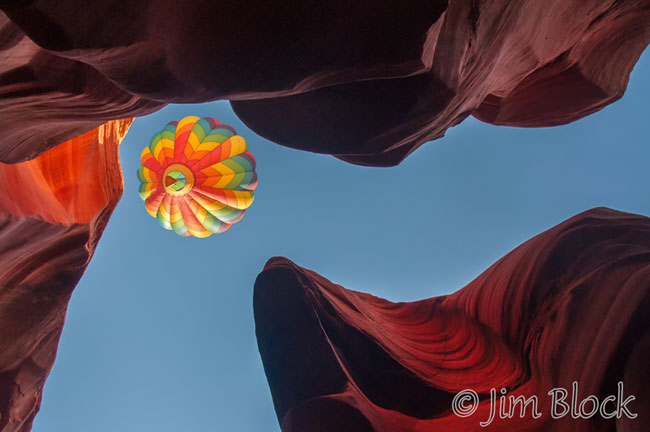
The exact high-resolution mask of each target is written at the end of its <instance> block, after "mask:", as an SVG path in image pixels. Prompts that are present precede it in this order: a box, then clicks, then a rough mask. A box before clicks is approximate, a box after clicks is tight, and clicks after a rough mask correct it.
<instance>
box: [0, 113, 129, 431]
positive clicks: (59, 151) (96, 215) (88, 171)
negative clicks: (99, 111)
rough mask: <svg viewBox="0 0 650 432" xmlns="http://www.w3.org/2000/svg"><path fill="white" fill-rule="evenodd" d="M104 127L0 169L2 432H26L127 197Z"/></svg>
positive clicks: (113, 126) (115, 134)
mask: <svg viewBox="0 0 650 432" xmlns="http://www.w3.org/2000/svg"><path fill="white" fill-rule="evenodd" d="M130 124H131V120H117V121H112V122H109V123H106V124H104V125H102V126H99V127H98V128H96V129H93V130H92V131H90V132H87V133H85V134H83V135H82V136H80V137H77V138H75V139H72V140H69V141H66V142H64V143H63V144H60V145H58V146H57V147H55V148H53V149H51V150H49V151H47V152H45V153H43V154H42V155H41V156H39V157H38V158H36V159H33V160H31V161H28V162H23V163H19V164H14V165H7V164H0V185H2V188H1V189H2V193H1V194H0V328H1V329H2V331H1V332H0V346H1V347H2V349H1V350H0V430H1V431H2V432H26V431H29V430H30V429H31V424H32V420H33V418H34V416H35V415H36V412H37V411H38V409H39V406H40V401H41V394H42V391H43V385H44V383H45V379H46V378H47V375H48V373H49V371H50V369H51V367H52V364H53V363H54V358H55V356H56V349H57V345H58V341H59V336H60V334H61V330H62V328H63V323H64V320H65V313H66V308H67V305H68V300H69V298H70V295H71V294H72V290H73V289H74V287H75V285H76V284H77V282H78V281H79V278H80V277H81V275H82V274H83V272H84V270H85V269H86V266H87V265H88V263H89V261H90V258H91V257H92V254H93V252H94V250H95V247H96V245H97V241H98V240H99V237H100V236H101V234H102V232H103V230H104V227H105V226H106V223H107V222H108V218H109V217H110V215H111V212H112V211H113V209H114V207H115V205H116V204H117V202H118V201H119V199H120V196H121V195H122V190H123V183H122V172H121V169H120V164H119V159H118V145H119V143H120V141H121V140H122V138H123V137H124V135H125V134H126V132H127V130H128V127H129V125H130Z"/></svg>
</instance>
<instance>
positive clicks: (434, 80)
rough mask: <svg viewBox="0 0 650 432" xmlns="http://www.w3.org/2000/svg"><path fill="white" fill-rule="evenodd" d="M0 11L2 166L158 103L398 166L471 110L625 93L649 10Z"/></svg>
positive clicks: (620, 3) (338, 4) (628, 6)
mask: <svg viewBox="0 0 650 432" xmlns="http://www.w3.org/2000/svg"><path fill="white" fill-rule="evenodd" d="M0 8H1V9H2V10H4V12H5V13H6V14H7V16H8V17H9V18H10V19H11V21H12V22H13V24H11V23H9V22H7V20H6V18H0V56H2V57H0V58H1V59H2V60H3V62H4V63H3V64H2V66H0V100H3V102H4V101H8V103H2V104H1V105H0V127H1V128H2V130H3V131H5V133H4V134H3V136H1V137H0V160H3V161H5V162H15V161H18V160H24V159H27V158H29V157H33V156H34V155H36V154H38V153H39V152H41V151H43V150H44V149H46V148H49V147H51V146H52V145H55V144H56V143H57V142H58V141H60V140H61V139H65V138H70V137H72V136H75V135H76V134H78V133H80V132H82V131H84V130H88V129H89V128H92V127H95V126H96V125H97V124H99V123H100V122H103V121H106V120H110V119H114V118H120V117H131V116H137V115H142V114H144V113H147V112H151V111H152V110H155V109H157V108H159V107H161V106H162V104H163V103H165V102H201V101H207V100H214V99H230V100H234V101H235V102H233V108H234V109H235V111H236V112H237V114H238V115H239V116H240V117H241V118H242V120H243V121H244V122H246V123H247V124H248V125H249V126H250V127H251V128H252V129H253V130H255V131H256V132H258V133H259V134H261V135H263V136H265V137H267V138H269V139H271V140H272V141H275V142H277V143H279V144H283V145H287V146H290V147H294V148H298V149H302V150H308V151H314V152H321V153H330V154H335V155H339V156H340V157H341V158H342V159H344V160H347V161H350V162H353V163H359V164H365V165H378V166H383V165H395V164H397V163H399V162H400V161H401V160H402V159H403V158H404V157H406V156H407V155H408V154H409V153H410V152H412V151H413V150H414V149H416V148H417V147H418V146H420V145H421V144H423V143H424V142H426V141H429V140H433V139H436V138H439V137H441V136H443V134H444V133H445V131H446V130H447V129H448V128H449V127H451V126H453V125H455V124H457V123H459V122H461V121H462V120H463V119H464V118H466V117H467V116H469V115H471V114H473V115H475V116H476V117H478V118H479V119H481V120H484V121H487V122H491V123H494V124H505V125H515V126H550V125H557V124H562V123H567V122H570V121H573V120H576V119H578V118H581V117H583V116H585V115H588V114H590V113H592V112H594V111H597V110H599V109H601V108H602V107H604V106H606V105H607V104H609V103H611V102H613V101H615V100H616V99H618V98H619V97H621V95H622V94H623V92H624V90H625V87H626V85H627V81H628V76H629V73H630V71H631V69H632V67H633V65H634V64H635V62H636V61H637V59H638V57H639V55H640V54H641V52H642V51H643V49H644V48H645V47H646V45H647V44H648V42H649V40H650V24H649V23H650V3H648V1H647V0H573V1H568V0H549V1H545V2H543V3H540V2H539V1H537V0H521V1H509V0H495V1H490V2H485V1H479V0H448V1H447V0H435V1H433V0H430V1H420V2H417V1H412V2H407V3H406V4H405V3H404V2H403V1H396V0H372V1H370V0H363V1H357V2H349V1H345V0H335V1H329V2H309V1H302V2H283V3H281V6H280V5H279V3H278V2H269V1H266V0H241V1H237V2H225V1H212V0H191V1H183V2H178V1H172V0H160V1H155V2H154V1H152V0H141V1H137V2H126V3H123V4H120V7H119V8H117V7H115V5H114V3H113V2H102V1H93V0H67V1H66V2H65V6H62V3H61V2H60V1H56V0H31V1H16V0H0ZM25 35H27V36H28V37H29V39H28V38H27V37H26V36H25ZM32 41H33V42H32ZM21 124H22V125H23V126H22V127H21ZM21 131H23V132H22V133H21Z"/></svg>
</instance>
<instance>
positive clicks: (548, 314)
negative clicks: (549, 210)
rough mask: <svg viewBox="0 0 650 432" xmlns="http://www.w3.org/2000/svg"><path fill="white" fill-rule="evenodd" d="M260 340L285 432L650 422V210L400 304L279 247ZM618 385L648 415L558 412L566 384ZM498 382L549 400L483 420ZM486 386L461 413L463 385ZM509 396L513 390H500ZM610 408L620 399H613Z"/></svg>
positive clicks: (537, 245)
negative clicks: (554, 397) (554, 412)
mask: <svg viewBox="0 0 650 432" xmlns="http://www.w3.org/2000/svg"><path fill="white" fill-rule="evenodd" d="M254 309H255V324H256V333H257V339H258V345H259V348H260V353H261V355H262V360H263V362H264V368H265V371H266V376H267V378H268V381H269V385H270V387H271V393H272V395H273V401H274V404H275V409H276V412H277V415H278V419H279V421H280V423H281V424H282V430H283V431H284V432H297V431H301V432H302V431H309V432H321V431H322V432H326V431H334V430H336V431H345V432H347V431H358V432H361V431H369V432H372V431H374V432H415V431H418V432H433V431H443V430H444V431H479V430H498V431H569V430H571V431H585V432H586V431H604V430H617V431H639V432H640V431H647V430H650V391H649V390H648V382H650V381H649V380H650V371H649V370H648V368H647V364H648V358H650V219H648V218H645V217H642V216H636V215H631V214H626V213H621V212H617V211H614V210H609V209H604V208H599V209H594V210H590V211H588V212H585V213H582V214H580V215H577V216H575V217H573V218H571V219H569V220H567V221H565V222H563V223H561V224H559V225H558V226H556V227H554V228H552V229H550V230H548V231H546V232H544V233H542V234H540V235H538V236H536V237H534V238H533V239H531V240H529V241H527V242H526V243H524V244H523V245H521V246H519V247H518V248H516V249H515V250H514V251H512V252H511V253H509V254H508V255H506V256H505V257H504V258H502V259H501V260H499V261H498V262H497V263H495V264H494V265H493V266H492V267H490V268H489V269H487V270H486V271H485V272H484V273H483V274H481V275H480V276H479V277H477V278H476V279H475V280H474V281H473V282H471V283H470V284H469V285H467V286H466V287H464V288H463V289H461V290H459V291H456V292H455V293H453V294H450V295H447V296H441V297H434V298H430V299H426V300H421V301H416V302H411V303H392V302H389V301H387V300H384V299H381V298H377V297H374V296H372V295H369V294H365V293H361V292H356V291H352V290H349V289H346V288H343V287H341V286H339V285H336V284H334V283H332V282H330V281H328V280H327V279H325V278H324V277H322V276H320V275H318V274H317V273H315V272H313V271H310V270H306V269H303V268H301V267H299V266H297V265H296V264H294V263H292V262H291V261H289V260H287V259H286V258H273V259H271V260H270V261H269V262H268V263H267V265H266V267H265V268H264V271H263V272H262V273H261V274H260V275H259V276H258V278H257V281H256V283H255V293H254ZM574 380H575V381H577V382H578V384H579V397H580V399H579V400H582V398H584V397H586V396H587V395H597V396H598V397H599V398H600V399H601V400H603V399H604V397H605V396H607V395H612V394H613V395H616V394H617V383H618V382H619V381H620V382H623V383H624V388H625V392H626V394H627V395H628V396H629V395H631V394H632V395H635V396H636V397H637V400H636V401H634V402H633V403H631V404H630V405H629V407H630V408H632V409H633V412H635V413H637V414H639V417H638V418H637V419H635V420H631V421H628V420H627V419H626V418H622V419H620V420H617V419H610V420H605V419H603V418H602V417H600V416H596V417H595V418H593V419H591V420H574V419H572V418H571V416H567V417H564V418H562V419H559V420H553V419H552V418H550V414H551V411H550V407H549V403H550V397H549V396H547V392H548V391H549V390H551V389H552V388H554V387H562V388H566V389H569V390H570V389H571V386H572V382H573V381H574ZM491 388H496V389H497V391H499V390H500V389H501V388H505V389H507V390H508V394H509V395H513V396H519V395H523V396H525V397H530V396H533V395H537V396H538V398H539V413H540V414H542V416H541V417H540V418H538V419H534V418H532V416H531V415H530V414H531V408H529V411H528V413H529V415H527V416H525V417H523V418H519V416H514V418H513V419H505V420H501V419H499V418H497V419H496V420H495V421H494V422H493V423H492V424H491V425H490V426H489V427H488V428H482V427H480V426H479V422H480V421H485V420H487V419H488V417H489V410H490V402H489V399H488V398H489V393H490V389H491ZM464 389H473V390H475V391H476V392H477V393H478V394H479V395H480V397H481V402H480V404H479V407H478V410H477V411H476V413H475V414H474V415H472V416H471V417H467V418H460V417H458V416H456V415H454V414H453V413H452V412H451V404H452V400H453V397H454V395H455V394H456V393H458V392H460V391H461V390H464ZM499 395H500V394H499ZM608 408H611V407H608Z"/></svg>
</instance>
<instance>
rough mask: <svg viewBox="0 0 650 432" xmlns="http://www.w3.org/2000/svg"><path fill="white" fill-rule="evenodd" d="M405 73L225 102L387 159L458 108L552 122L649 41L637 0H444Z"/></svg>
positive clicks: (598, 102) (393, 159) (391, 161)
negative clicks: (417, 70)
mask: <svg viewBox="0 0 650 432" xmlns="http://www.w3.org/2000/svg"><path fill="white" fill-rule="evenodd" d="M435 27H436V38H435V42H433V41H432V42H431V43H430V44H428V45H426V46H425V48H424V49H425V50H428V54H427V55H425V56H426V57H427V58H432V59H433V60H432V65H431V68H430V69H429V70H428V71H426V72H424V73H421V74H418V75H416V76H409V77H404V78H398V79H384V80H372V81H362V82H358V81H355V82H348V83H345V84H343V85H338V86H331V87H327V88H322V89H318V90H315V91H312V92H307V93H302V94H299V95H293V96H288V97H282V98H267V99H262V100H246V101H234V102H232V106H233V109H234V110H235V113H236V114H237V115H238V116H239V117H240V118H241V119H242V121H243V122H244V123H246V125H247V126H248V127H249V128H251V129H252V130H253V131H255V132H257V133H258V134H260V135H262V136H264V137H265V138H267V139H269V140H271V141H274V142H277V143H279V144H283V145H286V146H289V147H293V148H297V149H301V150H309V151H313V152H318V153H330V154H334V155H336V156H337V157H339V158H341V159H343V160H345V161H348V162H351V163H355V164H360V165H371V166H391V165H397V164H398V163H399V162H401V161H402V160H403V159H404V158H405V157H406V156H408V155H409V154H410V153H411V152H413V151H414V150H415V149H417V148H418V147H419V146H421V145H422V144H424V143H425V142H427V141H431V140H435V139H438V138H441V137H442V136H443V135H444V134H445V132H446V131H447V129H449V128H450V127H452V126H455V125H457V124H458V123H460V122H462V121H463V120H464V119H465V118H466V117H467V116H469V115H474V116H475V117H476V118H478V119H480V120H483V121H485V122H488V123H492V124H497V125H508V126H525V127H540V126H556V125H561V124H565V123H569V122H572V121H574V120H577V119H580V118H582V117H584V116H586V115H589V114H592V113H594V112H596V111H598V110H600V109H602V108H603V107H605V106H607V105H609V104H610V103H612V102H614V101H616V100H618V99H619V98H620V97H622V95H623V93H624V92H625V89H626V86H627V82H628V80H629V75H630V72H631V71H632V68H633V67H634V64H635V63H636V62H637V60H638V58H639V56H640V55H641V53H642V52H643V50H644V49H645V48H646V47H647V45H648V43H649V42H650V3H649V2H647V1H638V0H608V1H598V0H588V1H566V0H550V1H545V2H543V4H542V3H540V2H538V1H536V0H523V1H509V0H498V1H490V2H478V1H473V0H450V1H449V5H448V7H447V9H446V11H445V13H444V14H443V16H442V18H441V20H440V21H439V23H437V25H436V26H435Z"/></svg>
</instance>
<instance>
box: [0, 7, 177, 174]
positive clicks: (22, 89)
mask: <svg viewBox="0 0 650 432" xmlns="http://www.w3.org/2000/svg"><path fill="white" fill-rule="evenodd" d="M164 105H165V104H164V103H161V102H154V101H150V100H146V99H143V98H141V97H138V96H134V95H132V94H130V93H127V92H125V91H123V90H121V89H120V88H119V87H117V86H116V85H115V84H113V83H112V82H110V81H109V80H108V79H106V78H105V77H104V76H103V75H101V74H100V73H99V72H97V71H96V70H95V69H93V68H92V67H90V66H88V65H86V64H84V63H81V62H78V61H75V60H73V59H67V58H65V57H62V56H58V55H54V54H52V53H50V52H48V51H46V50H44V49H42V48H40V47H39V46H37V45H36V44H35V43H34V42H32V41H31V40H30V39H29V38H27V37H26V36H25V35H24V34H23V32H22V31H20V30H19V29H18V28H17V27H16V26H15V25H14V24H12V23H11V22H10V21H9V20H8V18H7V17H6V16H5V15H4V14H2V12H0V130H1V131H2V134H1V136H0V162H6V163H16V162H22V161H25V160H29V159H33V158H35V157H36V156H38V155H39V154H41V153H43V152H44V151H46V150H47V149H49V148H52V147H54V146H55V145H57V144H59V143H61V142H63V141H66V140H69V139H72V138H74V137H77V136H79V135H81V134H83V133H85V132H88V131H89V130H91V129H94V128H96V127H98V126H99V125H101V124H102V123H104V122H106V121H109V120H113V119H120V118H127V117H134V116H140V115H145V114H149V113H151V112H154V111H156V110H158V109H160V108H161V107H163V106H164Z"/></svg>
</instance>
